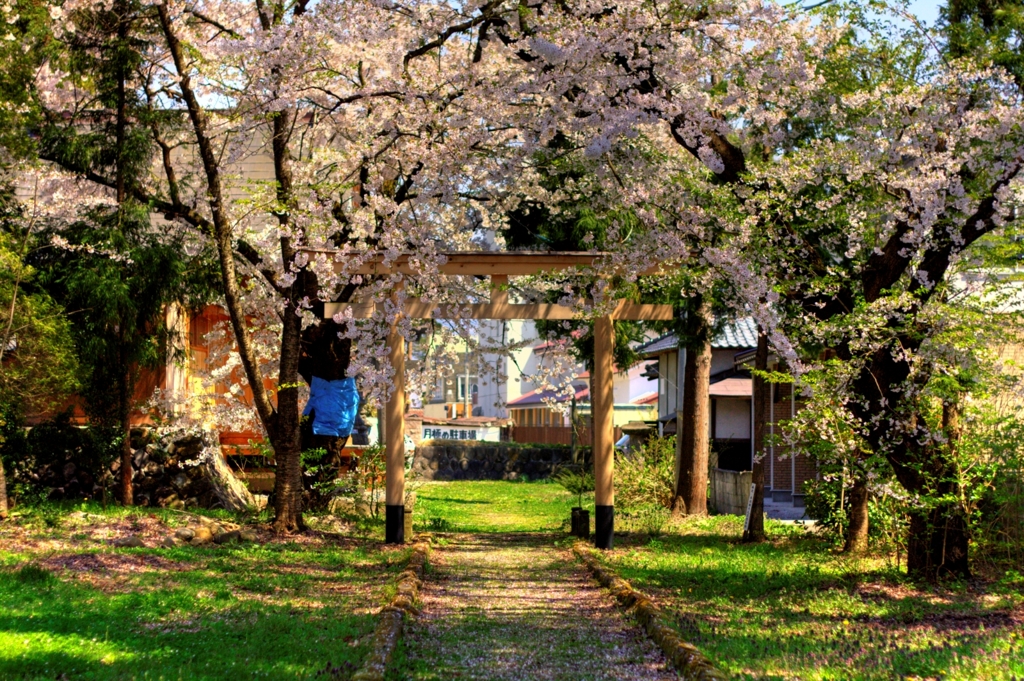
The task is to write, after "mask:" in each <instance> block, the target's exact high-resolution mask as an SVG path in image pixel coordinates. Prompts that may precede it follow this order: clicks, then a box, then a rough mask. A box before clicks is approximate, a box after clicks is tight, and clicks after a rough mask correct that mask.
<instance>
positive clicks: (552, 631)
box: [389, 534, 676, 681]
mask: <svg viewBox="0 0 1024 681" xmlns="http://www.w3.org/2000/svg"><path fill="white" fill-rule="evenodd" d="M553 539H554V537H553V536H546V535H535V534H534V535H526V534H522V535H501V534H478V535H469V534H466V535H456V536H453V537H450V538H448V540H447V544H446V545H444V546H438V545H436V544H435V546H434V548H433V550H432V552H431V556H430V567H429V569H428V572H427V579H426V583H425V584H424V585H423V590H422V591H421V599H422V607H423V614H422V615H421V616H420V617H419V618H418V620H416V621H414V622H411V623H410V624H409V626H408V627H407V629H406V634H405V639H404V642H403V644H402V648H401V649H400V650H401V653H400V654H399V655H398V656H397V658H396V660H395V662H396V664H395V665H394V666H395V669H394V670H393V671H392V673H391V674H389V678H393V679H421V680H427V679H443V680H444V681H450V680H451V679H489V680H494V681H497V680H499V679H516V680H533V679H538V680H547V679H560V680H564V681H570V680H572V681H583V680H587V681H591V680H593V681H597V680H601V681H604V680H612V679H614V680H624V679H642V680H647V679H674V678H676V676H675V674H674V673H673V672H671V671H670V670H669V669H668V668H667V667H666V665H665V660H664V657H663V656H662V655H661V652H660V651H659V650H658V649H657V648H656V647H655V646H654V644H653V643H651V642H650V641H649V640H648V639H647V638H646V637H645V636H644V635H643V634H642V633H641V632H640V630H639V629H638V628H637V627H636V626H635V625H634V623H633V622H631V621H630V620H629V619H628V618H626V617H625V616H624V615H623V614H622V612H621V611H620V610H619V609H618V607H617V606H616V605H615V604H614V601H613V599H612V598H611V596H609V595H608V594H607V593H606V592H605V591H603V590H602V589H601V588H600V587H598V586H597V585H596V583H594V582H593V581H592V580H591V579H590V578H589V575H588V574H587V573H586V572H585V571H584V569H583V568H582V567H581V566H580V565H579V564H578V563H576V562H575V561H574V560H573V559H572V556H571V554H570V552H569V551H568V550H565V549H559V548H556V547H554V546H553V545H552V542H553Z"/></svg>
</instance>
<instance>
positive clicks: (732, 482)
mask: <svg viewBox="0 0 1024 681" xmlns="http://www.w3.org/2000/svg"><path fill="white" fill-rule="evenodd" d="M753 476H754V474H753V473H752V472H750V471H742V472H741V471H727V470H722V469H721V468H712V469H711V490H712V495H713V499H714V504H715V511H716V512H718V513H721V514H725V515H746V513H747V499H748V497H750V483H751V482H752V480H753Z"/></svg>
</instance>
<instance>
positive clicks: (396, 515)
mask: <svg viewBox="0 0 1024 681" xmlns="http://www.w3.org/2000/svg"><path fill="white" fill-rule="evenodd" d="M384 543H385V544H404V543H405V505H404V504H398V505H396V506H392V505H391V504H388V505H387V506H385V507H384Z"/></svg>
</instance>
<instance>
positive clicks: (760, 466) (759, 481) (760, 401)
mask: <svg viewBox="0 0 1024 681" xmlns="http://www.w3.org/2000/svg"><path fill="white" fill-rule="evenodd" d="M754 370H755V372H761V371H767V370H768V336H767V334H765V332H764V329H762V328H760V327H758V329H757V352H756V354H755V355H754ZM753 388H754V391H753V392H754V394H753V395H752V398H753V400H754V404H753V407H754V461H753V462H752V464H751V473H752V475H751V482H753V483H754V501H753V503H752V504H751V505H750V524H749V525H748V526H747V530H746V531H745V532H744V533H743V541H744V542H760V541H764V457H765V456H766V453H765V452H766V448H765V434H766V432H767V430H768V410H769V403H770V401H771V394H770V392H769V388H768V382H767V381H766V380H764V378H763V377H762V376H758V375H757V373H755V375H754V380H753Z"/></svg>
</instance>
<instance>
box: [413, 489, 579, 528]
mask: <svg viewBox="0 0 1024 681" xmlns="http://www.w3.org/2000/svg"><path fill="white" fill-rule="evenodd" d="M416 497H417V498H416V509H415V515H414V518H415V521H414V522H415V523H416V528H417V529H418V530H429V529H439V528H440V529H444V530H447V531H454V532H553V531H558V530H561V529H563V527H566V526H567V525H568V522H569V513H570V509H571V508H572V507H573V506H574V505H575V502H574V497H573V496H572V495H571V494H569V493H568V492H566V491H565V490H564V489H562V487H560V486H559V485H557V484H555V483H553V482H548V481H537V482H504V481H485V480H482V481H473V482H430V483H427V484H425V485H424V486H423V487H421V488H420V489H419V490H417V492H416ZM584 503H587V501H586V500H584ZM590 503H593V500H592V499H591V501H590ZM432 519H441V522H438V521H433V522H431V521H432Z"/></svg>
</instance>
